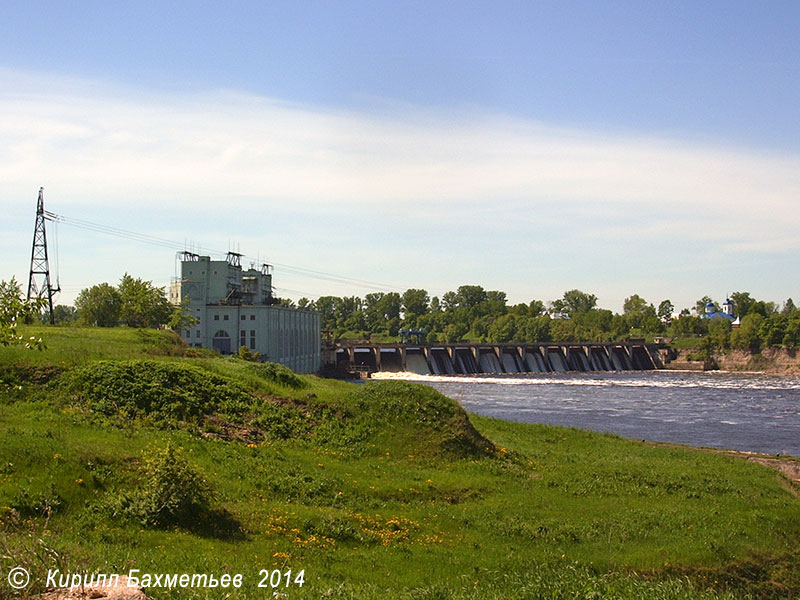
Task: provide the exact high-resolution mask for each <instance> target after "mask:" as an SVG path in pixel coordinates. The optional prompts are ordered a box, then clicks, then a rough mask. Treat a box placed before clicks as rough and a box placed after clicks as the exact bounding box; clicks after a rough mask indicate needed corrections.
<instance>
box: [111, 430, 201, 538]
mask: <svg viewBox="0 0 800 600" xmlns="http://www.w3.org/2000/svg"><path fill="white" fill-rule="evenodd" d="M140 473H141V482H140V484H139V486H138V487H137V488H136V489H135V490H134V491H133V492H132V493H130V494H122V495H120V496H118V497H117V498H116V499H115V501H114V502H113V503H112V514H113V515H114V516H122V517H128V518H132V519H134V520H136V521H137V522H139V523H140V524H141V525H143V526H145V527H166V526H170V525H187V524H192V523H193V522H197V521H198V519H199V518H200V517H201V516H202V515H203V514H205V513H207V512H208V510H209V506H210V503H211V500H212V493H211V488H210V487H209V485H208V483H206V481H205V479H203V477H202V475H201V474H200V473H199V472H198V471H196V470H195V469H194V467H192V465H191V464H190V463H189V461H188V460H187V459H186V457H185V456H184V455H183V452H182V451H181V450H180V449H179V448H176V447H175V446H173V445H172V444H167V445H166V446H164V447H163V448H151V449H149V450H148V451H147V452H146V457H145V459H144V462H143V464H142V467H141V470H140Z"/></svg>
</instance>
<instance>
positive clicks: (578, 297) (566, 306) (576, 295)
mask: <svg viewBox="0 0 800 600" xmlns="http://www.w3.org/2000/svg"><path fill="white" fill-rule="evenodd" d="M596 305H597V296H595V295H594V294H587V293H586V292H582V291H580V290H569V291H566V292H564V297H563V298H561V299H560V300H555V301H553V305H552V307H553V310H554V311H556V312H563V313H566V314H568V315H569V316H570V317H572V316H574V315H578V314H581V313H585V312H588V311H590V310H592V309H593V308H594V307H595V306H596Z"/></svg>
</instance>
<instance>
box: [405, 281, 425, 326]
mask: <svg viewBox="0 0 800 600" xmlns="http://www.w3.org/2000/svg"><path fill="white" fill-rule="evenodd" d="M429 302H430V296H429V295H428V292H426V291H425V290H419V289H413V288H412V289H408V290H406V291H405V292H404V293H403V311H404V312H405V314H406V319H408V318H410V317H411V318H413V317H418V316H420V315H424V314H425V313H427V312H428V303H429Z"/></svg>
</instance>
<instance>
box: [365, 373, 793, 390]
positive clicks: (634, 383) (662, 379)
mask: <svg viewBox="0 0 800 600" xmlns="http://www.w3.org/2000/svg"><path fill="white" fill-rule="evenodd" d="M372 378H373V379H401V380H406V381H419V382H421V383H477V384H494V385H574V386H587V387H614V386H618V387H642V388H676V387H678V388H712V389H731V390H743V389H754V390H756V389H757V390H775V391H779V390H800V379H798V378H795V377H791V378H789V377H780V376H762V377H759V378H757V379H755V380H754V379H753V378H751V377H748V378H744V377H741V376H739V375H734V374H731V373H715V374H712V373H698V372H696V371H688V372H686V373H685V374H682V373H675V372H657V371H651V372H648V373H647V374H642V373H637V374H636V375H622V374H620V373H619V372H616V373H608V374H606V375H605V376H604V375H603V374H598V373H593V374H591V375H589V374H587V375H585V376H573V375H570V374H563V375H561V374H559V375H557V376H555V377H554V376H552V374H547V375H545V374H541V375H540V374H536V373H531V374H506V375H482V376H481V375H420V374H418V373H409V372H400V373H389V372H378V373H373V374H372Z"/></svg>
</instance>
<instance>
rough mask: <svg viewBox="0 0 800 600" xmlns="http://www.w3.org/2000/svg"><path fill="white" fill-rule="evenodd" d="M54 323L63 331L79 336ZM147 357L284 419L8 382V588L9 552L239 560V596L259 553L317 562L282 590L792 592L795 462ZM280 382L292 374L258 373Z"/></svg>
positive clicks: (122, 346)
mask: <svg viewBox="0 0 800 600" xmlns="http://www.w3.org/2000/svg"><path fill="white" fill-rule="evenodd" d="M513 314H514V316H515V317H516V318H524V317H523V315H521V314H518V313H516V312H514V313H513ZM620 317H621V315H620ZM594 318H597V319H598V320H599V321H600V322H603V323H605V318H606V317H605V316H603V315H596V316H595V317H594ZM548 321H549V320H548ZM573 321H578V319H573ZM612 321H613V318H612ZM582 326H586V324H583V325H582ZM35 331H36V330H35ZM54 331H57V333H58V334H59V335H60V336H65V335H68V334H72V333H74V332H77V331H78V330H75V331H73V330H71V329H70V328H54ZM135 333H138V332H135V331H133V332H132V331H131V330H128V329H119V330H96V329H84V330H83V334H82V336H80V337H76V338H75V339H74V340H73V343H74V344H80V345H82V346H84V347H87V348H89V349H90V355H89V356H90V358H88V359H87V358H81V359H80V360H77V359H76V358H75V357H74V356H73V355H69V354H64V355H63V356H62V355H53V354H52V352H53V351H52V349H51V350H48V351H47V352H49V353H50V354H47V353H45V354H44V356H45V358H47V360H48V361H50V362H52V363H53V364H62V363H69V364H83V363H81V362H80V361H87V360H94V357H95V352H96V350H95V348H97V347H106V348H108V349H109V351H113V352H114V353H115V354H114V356H123V354H121V352H123V351H127V352H129V353H131V354H128V355H125V356H131V355H134V356H141V355H146V350H145V349H143V348H141V347H140V346H139V345H138V344H139V343H140V342H139V341H137V340H138V336H137V335H133V334H135ZM142 333H145V334H152V335H153V336H156V337H158V336H159V335H160V334H161V333H163V332H157V331H149V330H144V331H143V332H142ZM92 336H100V337H99V340H100V342H102V343H99V342H97V341H92V339H91V338H92ZM56 339H57V344H56V345H55V347H56V348H59V349H65V348H67V346H66V345H65V344H64V341H63V339H62V338H61V337H58V338H56ZM134 352H135V353H139V354H132V353H134ZM38 355H39V353H36V354H35V356H38ZM5 356H6V354H3V355H2V357H3V358H4V357H5ZM151 362H161V363H164V364H165V365H175V364H177V365H188V366H192V367H195V368H198V369H200V370H201V371H202V372H203V373H205V374H206V375H208V374H209V373H214V374H216V375H215V376H218V377H220V378H221V379H222V380H224V381H226V382H228V383H230V384H235V385H236V386H237V387H238V388H240V389H244V390H246V391H247V394H246V397H247V402H248V404H247V406H246V409H247V411H251V412H248V413H247V414H243V418H242V420H241V421H238V422H237V423H240V424H233V425H232V424H231V421H232V420H233V419H232V418H229V415H230V413H223V412H216V413H214V414H213V415H210V416H207V418H206V419H205V421H204V422H203V426H204V427H207V428H208V429H209V430H210V429H211V428H212V425H213V426H216V427H217V428H218V430H219V432H230V430H231V427H235V428H237V429H238V430H241V431H245V433H248V434H249V432H252V431H253V430H254V429H256V428H257V427H259V426H261V425H263V428H264V429H265V430H266V429H270V428H272V429H270V430H271V431H272V432H273V433H274V434H273V435H271V436H268V437H267V438H266V439H258V440H254V441H253V440H245V439H244V438H237V437H235V436H224V435H203V436H201V435H198V434H197V433H196V430H197V429H198V428H194V427H190V428H189V429H188V430H185V429H177V430H165V429H158V428H153V427H149V426H148V423H147V422H146V421H134V422H132V423H130V426H129V427H126V428H119V427H107V426H104V423H102V422H99V420H98V418H97V417H96V415H94V414H91V413H87V411H83V410H80V409H81V406H82V404H78V405H74V404H73V405H68V404H67V403H65V402H64V391H65V390H64V388H63V387H59V386H54V385H52V384H49V385H41V386H38V385H37V384H35V383H33V382H31V383H30V384H26V385H31V386H33V385H37V387H36V389H35V393H31V394H30V396H29V398H30V399H25V398H22V399H19V398H17V397H16V396H12V394H11V392H9V391H7V390H0V428H2V430H3V436H2V443H0V570H2V573H3V575H4V577H2V578H1V579H0V596H2V597H6V596H8V597H13V594H14V593H15V592H14V591H13V590H11V589H10V588H8V587H7V586H6V587H3V586H5V585H6V584H5V583H4V582H5V579H6V578H5V575H6V574H7V573H8V571H9V569H10V568H11V567H13V566H17V565H20V566H25V567H27V568H30V570H31V573H32V575H33V577H32V579H33V580H34V581H37V582H44V581H45V579H46V573H47V568H60V569H61V571H62V572H67V569H71V570H72V571H73V572H87V573H91V572H116V569H120V570H121V569H122V567H121V566H119V565H133V566H134V567H136V568H145V567H146V566H147V565H156V566H157V567H158V569H155V568H153V567H150V570H152V571H153V572H164V573H182V572H197V573H203V572H219V573H222V572H230V573H245V574H247V577H249V579H246V582H247V581H249V582H250V583H249V584H247V583H246V584H245V585H244V586H243V587H242V588H241V589H239V590H237V597H241V598H242V600H255V599H256V598H261V597H263V596H264V590H263V589H258V588H257V587H256V585H255V583H253V581H254V579H253V578H254V577H255V576H256V575H257V574H258V569H261V568H264V569H270V570H271V569H273V568H274V569H280V570H281V571H284V570H286V569H290V568H291V569H293V573H296V572H297V571H298V570H299V569H300V568H304V569H306V574H307V575H308V577H307V578H306V584H305V586H304V587H303V589H302V590H300V589H298V588H296V587H293V588H290V589H289V590H288V591H287V593H288V594H289V596H290V597H292V598H293V597H298V598H312V597H313V598H354V597H358V598H367V599H378V598H379V599H381V600H385V599H391V600H394V599H398V600H399V599H401V598H403V599H408V598H459V599H460V598H465V599H472V600H478V599H479V598H480V599H482V600H483V599H489V600H500V599H503V600H508V599H511V600H522V599H524V598H641V599H643V600H650V599H653V600H655V599H659V600H665V599H674V600H684V599H686V598H695V599H700V598H702V599H703V600H711V599H712V598H713V599H718V598H726V599H729V600H734V599H739V598H793V597H797V596H798V595H800V579H799V578H798V575H797V574H798V573H799V572H800V553H798V551H797V540H798V536H800V526H799V525H798V524H800V512H798V511H800V506H798V504H797V502H796V499H795V498H793V496H792V494H791V493H790V488H789V483H788V482H787V481H785V480H781V479H779V478H778V477H777V476H776V474H775V472H774V471H771V470H768V469H766V468H764V467H763V466H761V465H757V464H754V463H751V462H748V461H745V460H741V459H736V458H731V457H728V456H722V455H720V454H717V453H714V452H710V451H702V450H695V449H691V448H672V447H657V446H651V445H648V444H643V443H640V442H638V441H630V440H624V439H621V438H619V437H616V436H610V435H600V434H594V433H590V432H584V431H578V430H575V429H568V428H558V427H549V426H544V425H523V424H519V423H510V422H504V421H499V420H495V419H489V418H484V417H479V416H476V415H471V416H470V418H469V419H466V415H464V413H463V411H462V410H461V409H460V408H459V407H458V405H457V404H456V403H453V402H451V401H449V400H447V399H446V398H444V397H442V396H441V395H438V394H437V393H436V392H435V391H433V390H431V389H429V388H423V387H420V386H416V385H411V384H407V383H400V382H373V383H371V384H367V385H365V386H352V385H346V384H343V383H341V382H334V381H326V380H319V379H316V378H312V377H299V380H301V381H302V382H304V383H305V384H306V386H308V389H310V390H313V392H314V394H315V395H319V398H316V397H312V395H311V394H309V393H307V391H306V390H305V389H298V390H294V389H293V388H290V387H289V386H285V385H281V386H280V388H278V386H277V384H274V383H273V382H271V381H268V380H267V378H266V377H261V376H259V374H258V370H259V367H261V366H262V365H261V364H259V363H249V362H245V361H238V360H230V359H223V358H213V359H202V360H195V359H192V360H189V359H176V358H162V359H158V360H155V361H151ZM86 366H88V365H86V364H83V366H82V367H79V368H78V369H77V370H78V371H80V370H81V369H82V368H84V367H86ZM268 368H269V367H268ZM123 372H124V370H122V371H121V373H123ZM63 377H64V378H67V377H68V375H66V374H65V375H64V376H63ZM138 377H139V375H137V378H138ZM142 377H144V378H147V377H150V380H149V381H150V383H151V384H152V386H153V387H155V388H157V389H160V390H164V389H168V388H169V386H166V388H165V386H162V385H161V383H160V382H159V381H158V379H157V378H153V377H152V376H151V375H147V374H146V373H144V374H142ZM114 379H116V377H115V378H112V379H111V380H112V381H113V380H114ZM186 383H187V384H188V385H192V386H200V387H206V386H207V385H208V380H207V379H206V378H203V377H201V378H198V379H196V380H194V379H187V381H186ZM169 385H170V386H172V385H173V384H172V383H170V384H169ZM270 387H273V393H274V390H276V389H280V391H281V393H282V394H285V396H281V397H277V396H274V395H270V394H268V393H265V392H264V390H267V389H270ZM259 390H261V391H260V392H259ZM168 393H171V392H168ZM289 396H291V397H289ZM12 397H13V398H15V401H13V402H9V399H10V398H12ZM82 402H83V400H81V403H82ZM233 416H235V415H233ZM256 419H262V421H256ZM268 421H271V422H272V425H267V424H266V423H267V422H268ZM256 422H257V423H258V425H254V423H256ZM176 426H179V427H181V428H182V427H183V425H182V424H180V423H176ZM281 428H283V431H288V432H289V433H288V435H280V434H279V431H281ZM469 428H472V431H473V432H474V433H471V432H470V429H469ZM476 434H477V436H479V437H476ZM240 440H241V441H240ZM489 440H491V442H489ZM484 443H486V444H490V445H489V446H488V447H489V448H490V449H489V450H487V449H486V447H484V446H483V444H484ZM169 446H171V447H172V451H171V452H170V450H169V449H168V447H169ZM211 490H213V494H212V492H211ZM56 504H58V507H57V510H56V509H51V510H50V511H49V512H50V515H49V518H48V516H46V515H45V514H43V513H45V512H47V510H46V509H45V510H42V509H43V508H44V507H46V506H48V505H50V506H53V505H56ZM12 505H13V506H16V507H17V508H10V507H12ZM161 507H164V510H161ZM19 510H25V511H27V512H28V514H29V515H30V516H29V517H25V518H24V519H23V518H21V517H19V516H18V515H19V512H18V511H19ZM36 511H40V512H39V513H38V514H37V512H36ZM224 511H229V512H227V513H226V514H227V515H228V519H227V521H226V520H225V519H222V520H220V517H219V514H220V513H221V512H224ZM109 514H112V515H116V516H117V518H116V519H109V518H108V517H109ZM237 518H239V519H241V522H242V523H243V524H244V525H243V527H244V528H246V535H239V536H238V537H236V536H227V537H224V538H223V537H221V536H220V535H218V534H215V533H214V531H213V530H212V528H207V529H206V528H204V527H203V525H204V524H206V523H214V524H219V527H222V526H223V525H224V524H225V523H227V522H228V521H232V522H233V523H234V524H235V523H237V521H236V519H237ZM9 561H12V562H9ZM254 564H255V565H256V570H255V571H254V566H253V565H254ZM36 565H38V570H37V568H36ZM126 568H127V567H126ZM312 573H313V578H312V577H311V576H310V574H312ZM250 574H252V575H250ZM476 582H477V583H476ZM41 591H43V590H42V589H34V588H30V589H28V590H26V593H31V594H34V593H39V592H41ZM164 591H165V592H166V594H167V596H170V592H169V590H164ZM228 591H229V590H227V591H226V590H222V589H216V590H212V589H209V590H206V592H207V594H205V592H204V594H205V595H207V596H208V597H209V598H222V597H224V595H225V594H226V593H228ZM270 593H271V592H270Z"/></svg>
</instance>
